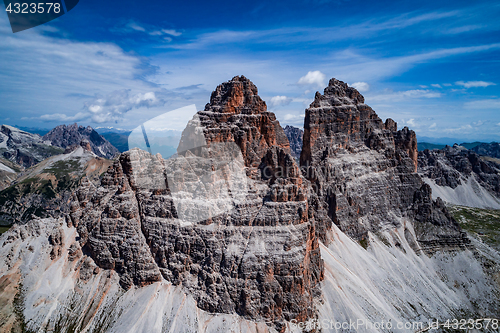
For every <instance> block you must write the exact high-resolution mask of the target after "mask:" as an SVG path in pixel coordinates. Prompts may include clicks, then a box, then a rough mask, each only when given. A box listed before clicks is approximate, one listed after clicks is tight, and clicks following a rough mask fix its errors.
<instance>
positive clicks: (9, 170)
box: [0, 157, 21, 191]
mask: <svg viewBox="0 0 500 333" xmlns="http://www.w3.org/2000/svg"><path fill="white" fill-rule="evenodd" d="M19 171H21V167H19V165H17V164H15V163H12V162H11V161H9V160H6V159H5V158H2V157H0V191H1V190H3V189H4V188H7V187H9V186H10V184H11V183H12V182H13V181H14V180H15V179H16V178H17V173H18V172H19Z"/></svg>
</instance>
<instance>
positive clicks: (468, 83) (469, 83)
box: [455, 81, 496, 88]
mask: <svg viewBox="0 0 500 333" xmlns="http://www.w3.org/2000/svg"><path fill="white" fill-rule="evenodd" d="M455 84H456V85H457V86H462V87H465V88H477V87H488V86H495V85H496V83H493V82H486V81H466V82H464V81H457V82H455Z"/></svg>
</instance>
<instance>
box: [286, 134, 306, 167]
mask: <svg viewBox="0 0 500 333" xmlns="http://www.w3.org/2000/svg"><path fill="white" fill-rule="evenodd" d="M283 130H284V131H285V135H286V137H287V138H288V142H290V151H291V154H292V156H293V157H295V159H296V160H299V159H300V152H301V151H302V138H303V137H304V131H303V130H301V129H300V128H297V127H293V126H289V125H286V126H285V128H284V129H283Z"/></svg>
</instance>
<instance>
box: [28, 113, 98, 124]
mask: <svg viewBox="0 0 500 333" xmlns="http://www.w3.org/2000/svg"><path fill="white" fill-rule="evenodd" d="M86 118H88V114H87V113H84V112H79V113H77V114H75V115H69V116H68V115H66V114H64V113H52V114H43V115H41V116H39V117H22V118H21V120H42V121H47V122H52V121H57V122H72V121H80V120H83V119H86Z"/></svg>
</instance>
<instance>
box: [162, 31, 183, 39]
mask: <svg viewBox="0 0 500 333" xmlns="http://www.w3.org/2000/svg"><path fill="white" fill-rule="evenodd" d="M161 31H162V32H163V33H164V34H166V35H170V36H174V37H178V36H180V35H182V32H179V31H177V30H174V29H162V30H161Z"/></svg>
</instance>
